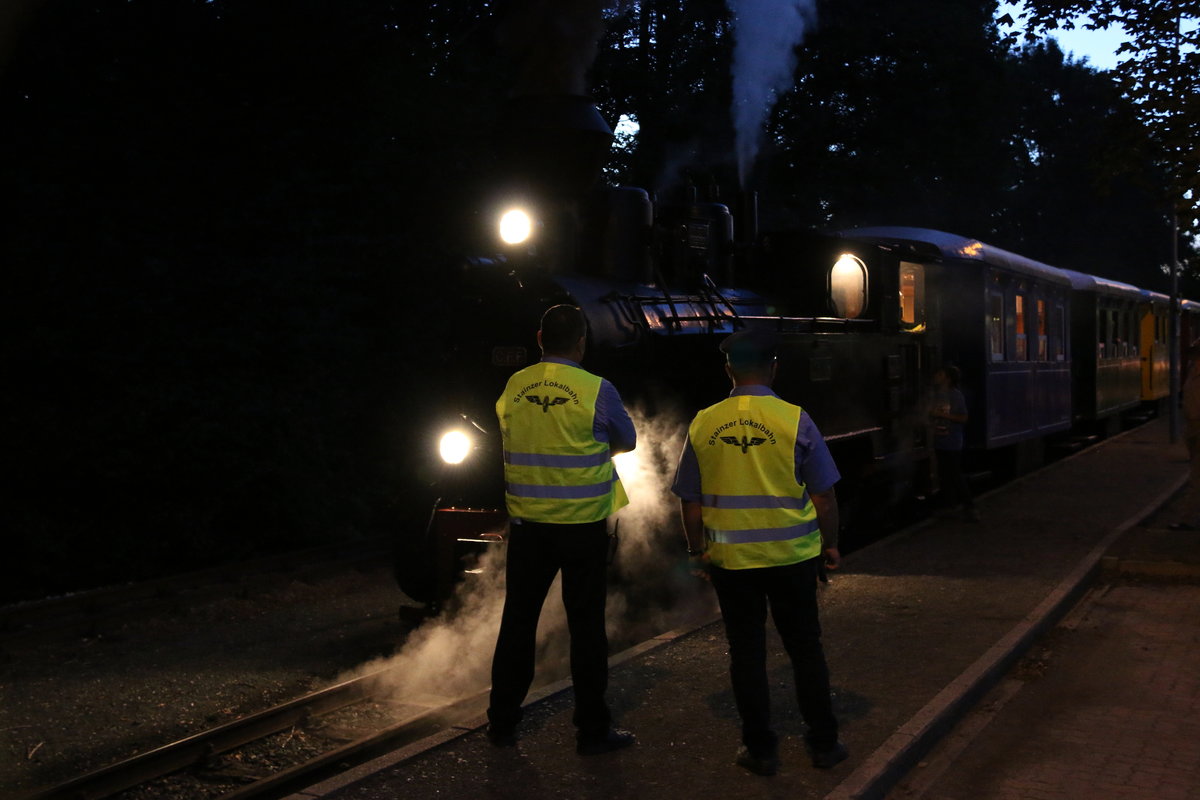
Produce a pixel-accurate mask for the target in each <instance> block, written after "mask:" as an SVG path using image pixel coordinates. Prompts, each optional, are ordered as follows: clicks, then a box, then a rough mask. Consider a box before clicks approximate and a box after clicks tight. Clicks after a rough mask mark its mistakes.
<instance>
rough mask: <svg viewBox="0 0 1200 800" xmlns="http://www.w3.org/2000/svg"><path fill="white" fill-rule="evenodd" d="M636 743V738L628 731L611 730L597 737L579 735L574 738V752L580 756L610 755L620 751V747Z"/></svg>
mask: <svg viewBox="0 0 1200 800" xmlns="http://www.w3.org/2000/svg"><path fill="white" fill-rule="evenodd" d="M636 741H637V737H636V736H634V735H633V734H632V733H630V732H629V731H623V730H621V729H620V728H611V729H609V730H607V731H605V732H604V733H602V734H600V735H599V736H584V735H582V734H580V735H579V736H576V737H575V752H576V753H579V755H581V756H598V755H600V754H602V753H611V752H612V751H613V750H620V749H621V748H622V747H629V745H631V744H633V743H634V742H636Z"/></svg>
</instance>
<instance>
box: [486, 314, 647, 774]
mask: <svg viewBox="0 0 1200 800" xmlns="http://www.w3.org/2000/svg"><path fill="white" fill-rule="evenodd" d="M586 339H587V321H586V320H585V319H584V316H583V312H582V311H580V310H579V308H578V307H576V306H570V305H557V306H553V307H551V308H550V309H548V310H547V311H546V313H545V314H544V315H543V316H542V324H541V328H540V329H539V330H538V333H537V340H538V346H539V347H541V349H542V359H541V361H539V362H538V363H537V364H533V365H531V366H528V367H526V368H525V369H523V370H520V371H519V372H517V373H516V374H514V375H513V376H512V377H511V378H509V380H508V384H507V386H505V388H504V394H502V395H501V396H500V399H499V400H497V401H496V415H497V417H499V420H500V436H501V439H502V440H503V444H504V482H505V495H504V499H505V504H506V506H507V508H508V515H509V522H510V526H509V536H508V556H507V564H506V567H505V580H506V589H505V597H504V611H503V612H502V615H501V620H500V634H499V636H498V637H497V639H496V652H495V655H494V656H493V658H492V691H491V702H490V705H489V707H488V712H487V714H488V728H487V736H488V739H489V740H490V741H491V742H492V743H493V744H495V745H497V746H501V747H503V746H511V745H514V744H516V740H517V736H516V729H517V723H519V722H520V721H521V716H522V714H521V704H522V702H524V700H525V696H526V694H528V692H529V687H530V685H531V684H532V682H533V675H534V663H535V657H536V646H537V625H538V617H539V616H540V615H541V610H542V604H543V603H544V602H545V599H546V593H547V592H548V591H549V590H550V585H551V584H552V583H553V581H554V576H555V575H557V574H558V572H559V571H560V570H561V571H562V599H563V606H564V608H565V610H566V613H567V625H568V628H569V630H570V636H571V680H572V682H573V683H574V686H575V715H574V722H575V727H576V730H577V732H576V750H577V751H578V752H579V754H580V755H598V754H600V753H607V752H610V751H612V750H617V749H619V748H622V747H626V746H628V745H630V744H633V742H634V736H633V734H631V733H629V732H628V731H622V730H617V729H614V728H613V727H612V719H611V716H610V714H609V708H608V704H607V703H606V701H605V699H604V694H605V690H606V688H607V686H608V635H607V633H606V631H605V620H604V606H605V601H606V598H607V586H606V577H607V567H608V526H607V519H608V516H609V515H610V514H611V513H613V512H614V511H616V510H617V509H619V508H621V507H622V506H624V505H626V504H627V503H628V502H629V500H628V499H627V498H626V496H625V490H624V489H623V488H622V486H621V481H620V478H619V477H618V476H617V472H616V469H615V468H614V467H613V463H612V456H613V454H615V453H623V452H626V451H628V450H632V449H633V448H634V446H635V444H636V443H637V435H636V433H635V431H634V427H633V422H632V421H631V420H630V419H629V414H628V413H627V412H626V411H625V406H624V405H623V404H622V402H621V396H620V395H619V394H618V393H617V390H616V389H615V388H614V387H613V385H612V384H611V383H609V382H608V381H606V380H604V379H603V378H601V377H599V376H597V375H593V374H591V373H590V372H587V371H586V370H584V369H583V368H582V367H580V366H579V362H580V361H581V360H582V359H583V351H584V345H585V343H586Z"/></svg>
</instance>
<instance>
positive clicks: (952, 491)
mask: <svg viewBox="0 0 1200 800" xmlns="http://www.w3.org/2000/svg"><path fill="white" fill-rule="evenodd" d="M937 468H938V485H939V486H940V487H941V490H942V495H943V497H945V498H946V502H945V503H943V504H942V505H943V507H944V508H953V507H954V506H959V505H961V506H963V507H964V508H971V507H972V505H973V500H972V498H971V485H970V484H969V483H967V476H966V473H964V472H963V454H962V450H938V451H937Z"/></svg>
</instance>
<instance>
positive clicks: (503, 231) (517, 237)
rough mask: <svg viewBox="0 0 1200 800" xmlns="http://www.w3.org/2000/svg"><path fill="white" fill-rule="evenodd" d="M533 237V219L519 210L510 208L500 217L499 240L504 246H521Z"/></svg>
mask: <svg viewBox="0 0 1200 800" xmlns="http://www.w3.org/2000/svg"><path fill="white" fill-rule="evenodd" d="M532 235H533V218H532V217H530V216H529V213H528V212H526V211H524V210H523V209H520V208H512V209H509V210H508V211H505V212H504V213H503V214H502V215H501V216H500V240H501V241H502V242H504V243H505V244H509V245H516V244H523V243H525V242H526V241H528V240H529V237H530V236H532Z"/></svg>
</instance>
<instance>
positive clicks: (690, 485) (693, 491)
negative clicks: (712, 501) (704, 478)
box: [671, 437, 700, 503]
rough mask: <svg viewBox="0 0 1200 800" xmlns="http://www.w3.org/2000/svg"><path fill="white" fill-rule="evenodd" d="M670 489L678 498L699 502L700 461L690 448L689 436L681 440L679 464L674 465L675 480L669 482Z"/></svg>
mask: <svg viewBox="0 0 1200 800" xmlns="http://www.w3.org/2000/svg"><path fill="white" fill-rule="evenodd" d="M671 491H672V492H674V493H675V495H676V496H678V497H679V499H680V500H688V501H691V502H694V503H698V502H700V462H699V461H697V460H696V451H695V450H693V449H692V440H691V438H690V437H688V438H685V439H684V440H683V450H682V451H680V453H679V465H678V466H677V467H675V482H674V483H672V484H671Z"/></svg>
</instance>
